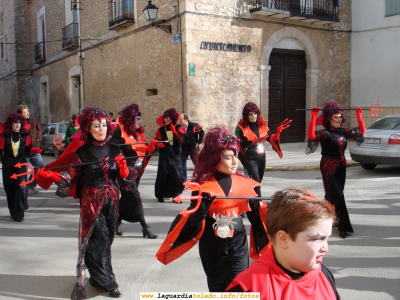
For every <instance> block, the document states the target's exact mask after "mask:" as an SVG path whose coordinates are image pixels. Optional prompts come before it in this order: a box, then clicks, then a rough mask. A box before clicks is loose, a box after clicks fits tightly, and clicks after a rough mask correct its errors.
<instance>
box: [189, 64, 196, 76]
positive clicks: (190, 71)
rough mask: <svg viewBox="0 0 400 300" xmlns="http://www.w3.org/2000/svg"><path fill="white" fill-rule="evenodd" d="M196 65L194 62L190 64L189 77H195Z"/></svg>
mask: <svg viewBox="0 0 400 300" xmlns="http://www.w3.org/2000/svg"><path fill="white" fill-rule="evenodd" d="M195 69H196V65H195V63H194V62H190V63H189V76H194V74H195Z"/></svg>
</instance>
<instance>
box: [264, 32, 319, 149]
mask: <svg viewBox="0 0 400 300" xmlns="http://www.w3.org/2000/svg"><path fill="white" fill-rule="evenodd" d="M278 49H279V50H278ZM271 55H272V56H271ZM278 56H281V57H280V60H281V62H279V63H277V60H279V59H277V57H278ZM271 63H272V65H271ZM274 63H277V65H280V66H281V67H285V65H286V71H283V73H282V74H280V76H283V77H282V78H283V82H281V84H283V85H284V84H285V82H284V81H285V80H286V84H287V83H288V82H289V86H286V87H285V88H286V98H285V97H284V96H285V95H283V96H282V97H281V99H284V102H281V103H278V104H277V103H276V102H274V101H275V99H273V98H277V97H276V94H277V91H276V86H272V87H271V88H272V89H271V90H270V83H271V79H272V80H276V78H275V77H276V76H277V73H276V69H274V70H273V71H272V70H271V69H272V67H273V65H274ZM301 65H303V67H302V66H301ZM294 67H295V68H296V70H297V71H294V69H293V68H294ZM261 70H262V81H261V113H262V115H264V116H270V117H271V119H270V120H269V127H270V128H271V129H274V128H275V127H276V126H277V125H279V123H280V122H281V121H282V120H283V119H284V118H292V119H295V120H296V122H300V123H301V125H298V124H299V123H298V124H293V125H292V126H291V133H293V134H286V133H284V134H285V135H287V136H288V138H287V140H286V141H285V140H283V141H282V142H301V141H304V140H305V138H306V132H305V128H306V124H307V123H308V121H309V114H305V113H301V112H298V111H297V112H296V111H295V109H296V108H305V107H307V108H310V107H314V106H316V105H317V83H318V73H319V70H318V60H317V55H316V52H315V49H314V46H313V44H312V42H311V40H310V38H309V37H308V36H307V35H306V34H305V33H304V32H302V31H301V30H299V29H296V28H293V27H284V28H281V29H279V30H277V31H276V32H274V33H273V34H272V35H271V37H270V38H269V39H268V41H267V43H266V44H265V46H264V48H263V54H262V58H261ZM278 73H279V72H278ZM301 73H302V74H301ZM292 75H293V76H292ZM271 76H272V77H271ZM290 77H291V78H290ZM290 80H292V82H290ZM299 84H302V85H303V88H304V89H305V95H304V91H301V89H300V91H294V92H293V93H291V91H290V87H292V88H293V86H296V85H299ZM287 88H289V90H288V89H287ZM283 93H285V92H283ZM296 93H297V94H301V93H303V96H299V97H298V98H299V99H300V100H301V101H302V102H300V103H299V102H298V101H292V100H293V99H291V97H292V96H293V95H294V94H296ZM270 97H271V99H270ZM302 97H303V98H302ZM270 100H271V101H270ZM278 101H279V100H278ZM270 104H271V105H270ZM299 105H300V106H299ZM278 106H279V107H280V108H279V109H280V110H281V111H283V112H285V114H286V115H285V114H282V112H280V111H278ZM270 110H272V111H271V113H270ZM274 117H275V118H274ZM275 123H277V124H275ZM282 137H283V138H285V136H284V135H283V136H282Z"/></svg>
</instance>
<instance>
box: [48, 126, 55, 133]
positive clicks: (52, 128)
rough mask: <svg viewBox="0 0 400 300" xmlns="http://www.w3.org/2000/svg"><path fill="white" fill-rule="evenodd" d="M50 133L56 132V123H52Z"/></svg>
mask: <svg viewBox="0 0 400 300" xmlns="http://www.w3.org/2000/svg"><path fill="white" fill-rule="evenodd" d="M49 134H56V125H55V124H54V125H51V127H50V131H49Z"/></svg>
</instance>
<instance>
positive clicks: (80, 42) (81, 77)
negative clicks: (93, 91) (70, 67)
mask: <svg viewBox="0 0 400 300" xmlns="http://www.w3.org/2000/svg"><path fill="white" fill-rule="evenodd" d="M77 9H78V39H79V51H78V57H79V71H80V72H79V73H80V75H79V77H80V78H79V83H80V84H79V114H81V113H82V107H83V102H84V99H85V94H84V88H83V59H84V58H85V55H84V53H82V36H81V13H80V11H81V10H80V3H78V5H77Z"/></svg>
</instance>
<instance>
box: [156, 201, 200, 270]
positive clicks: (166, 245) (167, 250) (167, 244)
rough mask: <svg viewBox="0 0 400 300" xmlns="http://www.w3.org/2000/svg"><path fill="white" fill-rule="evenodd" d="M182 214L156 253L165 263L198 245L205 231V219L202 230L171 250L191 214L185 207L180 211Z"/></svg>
mask: <svg viewBox="0 0 400 300" xmlns="http://www.w3.org/2000/svg"><path fill="white" fill-rule="evenodd" d="M180 215H181V216H182V217H181V219H180V220H179V222H178V224H176V226H175V228H174V229H173V230H172V231H171V232H170V233H169V234H168V235H167V237H166V238H165V240H164V242H163V243H162V245H161V247H160V249H158V251H157V254H156V258H157V259H158V260H159V261H160V262H161V263H163V264H164V265H167V264H169V263H170V262H173V261H174V260H175V259H177V258H179V257H181V256H182V255H183V254H185V253H186V252H188V251H189V250H190V249H192V247H193V246H194V245H196V243H197V242H198V240H199V239H200V237H201V235H202V234H203V231H204V226H205V221H204V220H203V222H202V224H201V229H200V231H199V232H198V233H197V234H196V236H195V237H194V238H193V239H191V240H190V241H188V242H186V243H184V244H182V245H180V246H179V247H176V248H174V249H172V250H171V248H172V246H173V245H174V243H175V241H176V239H177V238H178V236H179V234H180V233H181V231H182V228H183V226H185V224H186V222H187V220H188V219H189V216H190V215H191V214H188V213H187V209H186V208H185V209H184V210H183V211H181V212H180Z"/></svg>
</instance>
